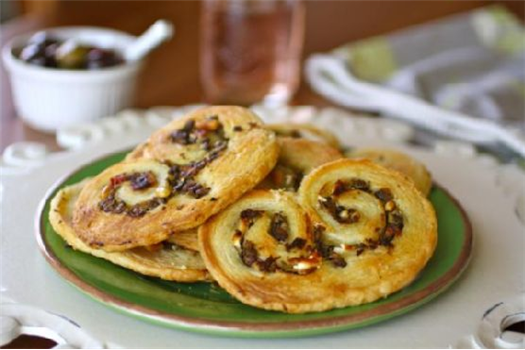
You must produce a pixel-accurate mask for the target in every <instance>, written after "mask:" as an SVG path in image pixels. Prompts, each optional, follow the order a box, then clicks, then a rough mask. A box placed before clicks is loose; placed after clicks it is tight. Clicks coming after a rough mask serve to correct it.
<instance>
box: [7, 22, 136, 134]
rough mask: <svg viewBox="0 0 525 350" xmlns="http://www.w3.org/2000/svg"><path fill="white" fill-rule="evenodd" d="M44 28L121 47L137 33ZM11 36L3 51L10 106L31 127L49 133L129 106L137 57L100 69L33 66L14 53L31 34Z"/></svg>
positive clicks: (63, 36)
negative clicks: (8, 84)
mask: <svg viewBox="0 0 525 350" xmlns="http://www.w3.org/2000/svg"><path fill="white" fill-rule="evenodd" d="M45 32H47V33H49V34H50V35H52V36H54V37H57V38H58V39H61V40H65V39H70V38H76V39H78V40H79V41H80V42H82V43H87V44H92V45H94V46H97V47H102V48H113V49H116V50H119V51H120V50H123V49H124V47H126V46H127V45H128V44H130V43H131V42H132V41H133V40H135V39H136V37H134V36H132V35H129V34H126V33H123V32H119V31H115V30H111V29H105V28H96V27H57V28H51V29H46V30H45ZM32 34H34V33H30V34H27V35H22V36H18V37H15V38H14V39H13V40H11V41H10V42H9V43H8V44H7V45H6V46H4V48H3V49H2V58H3V60H4V65H5V67H6V69H7V71H8V73H9V75H10V80H11V89H12V92H13V99H14V105H15V108H16V110H17V113H18V115H19V116H20V117H21V118H22V119H23V120H24V121H25V122H26V123H27V124H29V125H30V126H32V127H33V128H36V129H38V130H41V131H47V132H54V131H56V130H57V129H59V128H61V127H66V126H70V125H73V124H79V123H84V122H90V121H93V120H96V119H99V118H102V117H105V116H109V115H112V114H114V113H116V112H118V111H119V110H121V109H123V108H126V107H130V106H131V104H132V102H133V101H132V99H133V94H134V88H135V83H136V78H137V75H138V73H139V70H140V68H141V66H142V62H141V61H136V62H125V63H123V64H121V65H118V66H114V67H108V68H102V69H99V70H65V69H53V68H45V67H40V66H35V65H32V64H29V63H26V62H24V61H22V60H20V59H18V58H17V57H15V56H14V54H13V49H14V48H15V49H16V48H20V47H23V46H24V45H25V44H26V43H27V41H28V40H29V38H30V37H31V35H32Z"/></svg>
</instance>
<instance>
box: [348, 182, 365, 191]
mask: <svg viewBox="0 0 525 350" xmlns="http://www.w3.org/2000/svg"><path fill="white" fill-rule="evenodd" d="M350 187H351V188H353V189H356V190H361V191H369V190H370V184H369V183H368V182H367V181H365V180H362V179H352V180H351V181H350Z"/></svg>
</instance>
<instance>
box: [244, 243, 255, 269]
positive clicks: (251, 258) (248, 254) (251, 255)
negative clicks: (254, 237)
mask: <svg viewBox="0 0 525 350" xmlns="http://www.w3.org/2000/svg"><path fill="white" fill-rule="evenodd" d="M258 255H259V254H258V253H257V249H255V244H253V242H251V241H248V240H246V241H244V242H243V244H242V246H241V259H242V262H243V263H244V265H246V266H252V265H253V264H254V263H255V262H256V261H257V258H258Z"/></svg>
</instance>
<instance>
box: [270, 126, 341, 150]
mask: <svg viewBox="0 0 525 350" xmlns="http://www.w3.org/2000/svg"><path fill="white" fill-rule="evenodd" d="M267 128H268V129H270V130H273V131H275V133H276V134H277V136H282V137H291V138H303V139H307V140H311V141H317V142H324V143H327V144H329V145H330V146H332V147H334V148H337V149H340V148H341V144H340V143H339V140H338V139H337V136H335V135H334V134H332V133H331V132H330V131H328V130H325V129H321V128H318V127H317V126H315V125H313V124H307V123H302V124H299V123H275V124H268V125H267Z"/></svg>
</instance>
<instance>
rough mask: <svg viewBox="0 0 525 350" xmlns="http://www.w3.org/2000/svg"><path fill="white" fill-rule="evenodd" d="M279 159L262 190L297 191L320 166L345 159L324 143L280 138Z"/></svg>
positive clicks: (262, 185) (261, 186)
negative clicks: (304, 178)
mask: <svg viewBox="0 0 525 350" xmlns="http://www.w3.org/2000/svg"><path fill="white" fill-rule="evenodd" d="M277 140H278V142H279V146H280V152H279V159H278V160H277V165H276V166H275V168H274V169H273V170H272V172H271V173H270V174H269V175H268V176H267V177H266V179H265V180H264V181H263V183H262V184H261V185H260V186H259V187H260V188H273V189H279V188H282V189H285V190H289V191H294V192H295V191H297V189H298V188H299V185H300V184H301V180H302V179H303V177H304V176H305V175H307V174H308V173H309V172H310V171H312V170H313V169H315V168H317V167H318V166H320V165H322V164H325V163H328V162H331V161H334V160H337V159H341V158H343V154H342V153H341V152H340V151H339V150H338V149H336V148H334V147H332V146H330V145H328V144H327V143H324V142H318V141H312V140H308V139H301V138H291V137H282V136H280V137H278V138H277Z"/></svg>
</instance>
